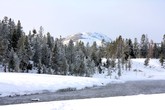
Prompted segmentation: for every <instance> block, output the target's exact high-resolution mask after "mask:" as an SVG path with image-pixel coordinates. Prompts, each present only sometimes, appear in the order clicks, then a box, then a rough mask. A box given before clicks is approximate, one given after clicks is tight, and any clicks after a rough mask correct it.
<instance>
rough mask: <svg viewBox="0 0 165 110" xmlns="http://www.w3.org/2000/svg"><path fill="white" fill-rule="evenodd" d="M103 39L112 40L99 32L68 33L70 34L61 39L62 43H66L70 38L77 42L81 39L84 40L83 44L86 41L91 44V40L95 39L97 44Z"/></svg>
mask: <svg viewBox="0 0 165 110" xmlns="http://www.w3.org/2000/svg"><path fill="white" fill-rule="evenodd" d="M103 39H104V41H105V42H111V41H112V40H111V39H110V38H109V37H108V36H106V35H104V34H101V33H96V32H94V33H90V32H88V33H77V34H74V35H70V36H67V37H66V38H65V39H64V40H63V43H64V44H68V43H69V41H70V40H73V42H74V43H75V42H77V41H82V42H84V44H85V45H86V44H87V43H89V45H92V44H93V42H95V41H96V43H97V45H101V42H102V40H103Z"/></svg>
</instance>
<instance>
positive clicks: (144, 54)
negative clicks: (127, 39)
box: [140, 34, 148, 58]
mask: <svg viewBox="0 0 165 110" xmlns="http://www.w3.org/2000/svg"><path fill="white" fill-rule="evenodd" d="M147 53H148V38H147V36H146V35H144V34H143V35H142V37H141V44H140V56H141V57H142V58H147Z"/></svg>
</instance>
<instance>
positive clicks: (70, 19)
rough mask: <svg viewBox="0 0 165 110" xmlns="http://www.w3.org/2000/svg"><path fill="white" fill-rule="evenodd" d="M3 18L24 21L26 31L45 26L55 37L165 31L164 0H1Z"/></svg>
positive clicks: (157, 37) (159, 34) (154, 34)
mask: <svg viewBox="0 0 165 110" xmlns="http://www.w3.org/2000/svg"><path fill="white" fill-rule="evenodd" d="M0 3H1V7H0V19H3V17H4V16H8V17H10V18H12V19H14V20H15V21H16V22H17V20H21V23H22V25H23V27H24V31H26V33H27V32H28V30H31V29H33V28H35V29H37V30H38V29H39V26H43V27H44V30H45V32H47V31H49V32H50V33H51V34H52V35H53V36H54V37H58V36H59V35H62V36H66V35H70V34H74V33H77V32H100V33H103V34H106V35H107V36H109V37H111V38H112V39H115V38H116V37H118V36H119V35H122V36H123V37H125V38H135V37H137V38H139V39H140V37H141V35H142V34H148V37H149V38H150V39H153V40H155V41H156V42H160V41H161V40H162V38H163V35H164V34H165V0H0Z"/></svg>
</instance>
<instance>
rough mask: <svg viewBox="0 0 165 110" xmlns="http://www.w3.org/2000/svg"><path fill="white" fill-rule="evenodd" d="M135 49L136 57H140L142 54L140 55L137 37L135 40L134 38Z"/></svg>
mask: <svg viewBox="0 0 165 110" xmlns="http://www.w3.org/2000/svg"><path fill="white" fill-rule="evenodd" d="M133 51H134V54H135V57H136V58H139V57H140V55H139V53H140V52H139V51H140V50H139V44H138V40H137V38H135V40H134V44H133Z"/></svg>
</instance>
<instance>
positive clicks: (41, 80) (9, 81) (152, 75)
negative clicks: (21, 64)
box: [0, 59, 165, 97]
mask: <svg viewBox="0 0 165 110" xmlns="http://www.w3.org/2000/svg"><path fill="white" fill-rule="evenodd" d="M144 60H145V59H132V60H131V62H132V68H131V70H130V71H129V70H127V71H126V70H122V76H121V77H120V78H118V77H117V76H118V75H117V72H118V71H117V70H116V71H114V72H113V73H111V74H112V75H111V76H109V75H108V73H107V70H106V69H104V73H102V74H100V73H96V74H94V76H93V77H92V78H87V77H76V76H60V75H46V74H34V73H33V74H30V73H0V97H4V96H15V95H26V94H35V93H42V92H47V91H49V92H55V91H57V90H60V89H68V88H71V89H83V88H85V87H93V86H104V85H106V84H108V83H123V82H125V81H135V80H165V69H164V68H163V67H161V66H160V63H159V60H158V59H150V62H149V66H147V67H146V66H144ZM103 61H105V59H103Z"/></svg>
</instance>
